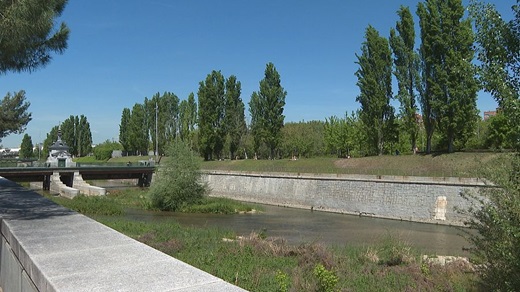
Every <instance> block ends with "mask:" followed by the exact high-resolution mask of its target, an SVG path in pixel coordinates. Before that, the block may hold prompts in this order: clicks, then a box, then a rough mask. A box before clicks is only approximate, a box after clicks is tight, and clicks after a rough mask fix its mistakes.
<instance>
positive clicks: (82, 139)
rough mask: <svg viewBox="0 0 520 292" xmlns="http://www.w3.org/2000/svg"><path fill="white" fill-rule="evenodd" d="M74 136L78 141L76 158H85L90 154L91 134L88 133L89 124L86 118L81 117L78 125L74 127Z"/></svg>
mask: <svg viewBox="0 0 520 292" xmlns="http://www.w3.org/2000/svg"><path fill="white" fill-rule="evenodd" d="M76 136H77V141H78V144H77V145H78V147H77V150H78V156H80V157H81V156H85V155H88V154H89V153H91V152H92V132H91V131H90V123H89V122H88V120H87V117H86V116H84V115H81V116H80V117H79V124H78V126H77V127H76Z"/></svg>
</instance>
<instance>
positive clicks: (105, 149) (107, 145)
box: [92, 140, 123, 161]
mask: <svg viewBox="0 0 520 292" xmlns="http://www.w3.org/2000/svg"><path fill="white" fill-rule="evenodd" d="M122 148H123V147H122V146H121V144H119V143H117V142H112V141H110V140H106V141H105V142H103V143H100V144H98V145H97V146H96V147H94V149H93V151H92V152H94V157H95V158H96V159H97V160H105V161H106V160H109V159H110V158H112V152H113V151H114V150H121V149H122Z"/></svg>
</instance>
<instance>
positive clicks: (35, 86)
mask: <svg viewBox="0 0 520 292" xmlns="http://www.w3.org/2000/svg"><path fill="white" fill-rule="evenodd" d="M418 2H419V1H412V0H400V1H389V0H366V1H345V0H329V1H319V2H317V1H310V0H286V1H276V0H263V1H259V0H250V1H243V0H226V1H213V0H211V1H210V0H201V1H198V0H178V1H172V0H149V1H144V0H88V1H84V0H69V3H68V5H67V6H66V8H65V11H64V13H63V15H62V17H61V19H60V21H64V22H66V23H67V25H68V26H69V28H70V30H71V34H70V39H69V47H68V49H67V50H66V51H65V53H64V54H63V55H55V56H54V59H53V61H52V62H51V63H50V64H49V65H48V66H46V67H45V68H43V69H39V70H37V71H35V72H33V73H31V74H29V73H11V72H9V73H8V74H7V75H3V76H0V94H2V96H3V95H5V93H7V92H13V91H18V90H21V89H24V90H25V91H26V97H27V99H28V100H29V102H30V103H31V107H30V111H31V112H32V117H33V119H32V121H31V122H30V123H29V125H28V127H27V131H26V133H28V134H29V135H30V136H31V137H32V141H33V143H35V144H36V143H38V142H40V141H43V140H44V139H45V137H46V134H47V132H49V131H50V129H51V128H52V127H53V126H55V125H58V124H59V123H60V122H62V121H64V120H65V119H67V118H68V117H69V116H70V115H82V114H83V115H85V116H86V117H87V119H88V121H89V122H90V126H91V131H92V138H93V141H94V143H100V142H103V141H105V140H107V139H110V140H112V139H114V140H115V141H117V140H118V135H119V122H120V119H121V113H122V110H123V108H125V107H128V108H132V106H133V105H134V104H135V103H137V102H138V103H142V102H143V100H144V98H145V97H151V96H152V95H153V94H155V93H157V92H160V93H163V92H165V91H169V92H173V93H175V94H176V95H177V96H178V97H179V98H180V99H181V100H182V99H186V98H187V97H188V95H189V93H190V92H194V93H195V94H196V93H197V90H198V84H199V82H200V81H201V80H204V79H205V77H206V75H207V74H209V73H210V72H211V71H212V70H221V72H222V74H223V75H224V76H225V77H229V76H230V75H235V76H237V79H238V80H239V81H240V82H241V83H242V95H241V97H242V100H243V101H244V103H245V105H246V115H247V116H249V112H248V105H247V104H248V102H249V99H250V96H251V94H252V92H253V91H257V90H258V87H259V81H260V80H261V79H262V78H263V75H264V70H265V65H266V64H267V63H268V62H273V63H274V65H275V66H276V68H277V70H278V72H279V73H280V75H281V80H282V86H283V87H284V88H285V90H286V91H287V97H286V106H285V110H284V114H285V116H286V119H285V121H286V122H289V121H294V122H297V121H302V120H305V121H309V120H324V119H325V118H326V117H330V116H332V115H336V116H344V115H345V113H346V112H349V113H350V112H351V111H353V110H356V109H358V108H359V104H358V103H357V102H356V96H357V95H358V94H359V89H358V87H357V86H356V82H357V79H356V77H355V75H354V73H355V72H356V70H357V69H358V67H357V65H356V64H355V62H356V55H355V54H356V53H357V54H359V53H360V48H361V43H362V42H363V36H364V33H365V28H366V27H367V25H368V24H371V25H372V26H374V27H375V28H376V29H378V30H379V31H380V33H381V35H383V36H388V35H389V30H390V27H394V26H395V22H396V21H397V20H398V18H397V15H396V11H397V10H398V8H399V6H400V5H405V6H409V7H410V8H411V9H412V12H413V13H414V15H415V10H416V7H417V3H418ZM490 2H492V3H495V4H496V5H497V7H498V9H499V11H501V12H502V13H503V15H504V16H505V17H504V18H505V19H510V17H511V12H510V11H511V10H510V6H511V5H513V4H514V3H516V1H514V0H508V1H502V0H501V1H498V0H496V1H490ZM464 3H467V1H464ZM416 26H417V33H418V20H417V19H416ZM396 91H397V90H396V89H395V88H394V94H395V93H396ZM478 107H479V109H480V110H481V111H484V110H493V109H494V108H495V107H496V103H495V102H494V100H493V99H492V98H491V97H490V96H489V95H487V94H479V100H478ZM22 137H23V135H10V136H7V137H5V138H4V139H3V140H2V142H0V144H1V145H3V146H5V147H11V148H15V147H19V145H20V143H21V140H22Z"/></svg>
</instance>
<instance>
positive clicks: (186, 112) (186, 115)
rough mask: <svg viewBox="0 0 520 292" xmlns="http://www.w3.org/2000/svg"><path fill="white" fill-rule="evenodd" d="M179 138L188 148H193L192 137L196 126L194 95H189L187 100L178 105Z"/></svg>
mask: <svg viewBox="0 0 520 292" xmlns="http://www.w3.org/2000/svg"><path fill="white" fill-rule="evenodd" d="M179 123H180V126H179V136H180V138H181V140H182V141H185V142H186V143H187V144H188V145H189V146H190V147H193V135H194V132H195V125H196V124H197V103H196V102H195V95H194V94H193V92H192V93H190V95H189V96H188V99H185V100H182V101H181V103H180V105H179Z"/></svg>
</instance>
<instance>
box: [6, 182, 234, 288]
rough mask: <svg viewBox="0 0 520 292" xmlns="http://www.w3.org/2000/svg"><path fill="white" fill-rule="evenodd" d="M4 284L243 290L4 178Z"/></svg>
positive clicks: (8, 286) (33, 286)
mask: <svg viewBox="0 0 520 292" xmlns="http://www.w3.org/2000/svg"><path fill="white" fill-rule="evenodd" d="M0 226H1V228H0V230H1V236H0V291H4V292H22V291H24V292H25V291H66V292H71V291H103V292H105V291H244V290H242V289H240V288H238V287H236V286H234V285H231V284H229V283H226V282H224V281H223V280H221V279H219V278H217V277H214V276H212V275H210V274H208V273H206V272H203V271H201V270H199V269H197V268H194V267H192V266H190V265H188V264H186V263H184V262H181V261H179V260H177V259H175V258H172V257H170V256H168V255H166V254H164V253H162V252H160V251H157V250H155V249H153V248H151V247H149V246H147V245H144V244H142V243H140V242H138V241H136V240H134V239H132V238H129V237H127V236H125V235H123V234H121V233H119V232H117V231H114V230H113V229H110V228H108V227H106V226H104V225H102V224H100V223H98V222H96V221H94V220H92V219H90V218H88V217H86V216H83V215H81V214H78V213H76V212H73V211H70V210H68V209H66V208H63V207H61V206H59V205H56V204H54V203H53V202H51V201H49V200H47V199H45V198H43V197H42V196H40V195H38V194H37V193H35V192H33V191H31V190H28V189H24V188H22V187H20V186H19V185H17V184H15V183H13V182H10V181H8V180H6V179H4V178H2V177H0Z"/></svg>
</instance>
